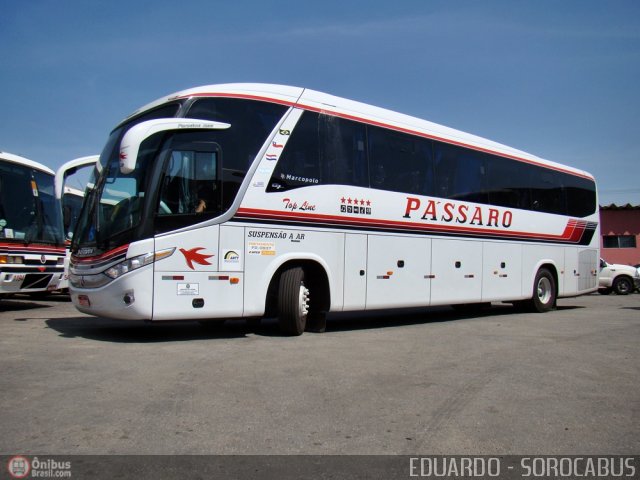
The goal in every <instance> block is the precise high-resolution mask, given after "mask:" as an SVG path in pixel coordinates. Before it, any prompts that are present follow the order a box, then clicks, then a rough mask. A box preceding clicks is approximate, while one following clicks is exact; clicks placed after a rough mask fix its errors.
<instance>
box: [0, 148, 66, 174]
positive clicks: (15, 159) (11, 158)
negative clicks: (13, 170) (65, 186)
mask: <svg viewBox="0 0 640 480" xmlns="http://www.w3.org/2000/svg"><path fill="white" fill-rule="evenodd" d="M0 160H5V161H7V162H11V163H17V164H19V165H25V166H27V167H30V168H35V169H36V170H40V171H42V172H45V173H48V174H50V175H54V172H53V170H51V169H50V168H49V167H47V166H46V165H43V164H41V163H38V162H35V161H33V160H29V159H28V158H25V157H21V156H20V155H14V154H13V153H8V152H2V151H0Z"/></svg>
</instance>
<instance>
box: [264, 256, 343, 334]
mask: <svg viewBox="0 0 640 480" xmlns="http://www.w3.org/2000/svg"><path fill="white" fill-rule="evenodd" d="M330 305H331V292H330V288H329V279H328V276H327V272H326V270H325V269H324V267H323V266H322V265H321V264H319V263H318V262H316V261H313V260H296V261H288V262H286V263H284V264H283V265H281V266H280V267H279V268H278V270H277V271H276V272H275V274H274V275H273V277H272V279H271V282H270V284H269V288H268V292H267V305H266V315H267V316H277V317H278V323H279V326H280V329H281V330H282V332H283V333H285V334H287V335H301V334H302V333H303V332H304V331H305V330H306V331H313V332H323V331H324V329H325V326H326V313H327V312H328V311H329V308H330Z"/></svg>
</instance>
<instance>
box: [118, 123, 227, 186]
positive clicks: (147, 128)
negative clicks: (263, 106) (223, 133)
mask: <svg viewBox="0 0 640 480" xmlns="http://www.w3.org/2000/svg"><path fill="white" fill-rule="evenodd" d="M230 126H231V125H230V124H228V123H222V122H212V121H209V120H198V119H194V118H158V119H156V120H147V121H146V122H141V123H138V124H137V125H134V126H133V127H131V128H130V129H129V130H128V131H127V133H125V134H124V137H122V142H120V172H121V173H122V174H124V175H126V174H129V173H131V172H133V171H134V170H135V169H136V161H137V159H138V152H139V150H140V145H141V144H142V142H144V141H145V140H146V139H147V138H149V137H150V136H151V135H155V134H156V133H159V132H164V131H169V130H226V129H227V128H229V127H230Z"/></svg>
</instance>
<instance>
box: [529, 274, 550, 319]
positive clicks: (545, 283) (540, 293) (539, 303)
mask: <svg viewBox="0 0 640 480" xmlns="http://www.w3.org/2000/svg"><path fill="white" fill-rule="evenodd" d="M529 304H530V306H531V308H532V310H534V311H535V312H540V313H543V312H548V311H549V310H553V309H554V308H555V306H556V281H555V278H554V277H553V275H552V274H551V272H550V271H549V270H547V269H546V268H541V269H540V270H538V273H537V274H536V279H535V281H534V282H533V296H532V297H531V300H530V302H529Z"/></svg>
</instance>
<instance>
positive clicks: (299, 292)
mask: <svg viewBox="0 0 640 480" xmlns="http://www.w3.org/2000/svg"><path fill="white" fill-rule="evenodd" d="M310 294H311V292H310V291H309V288H308V287H307V286H306V284H305V279H304V270H303V269H302V268H300V267H293V268H289V269H288V270H285V271H284V272H282V275H281V276H280V286H279V290H278V325H279V326H280V330H281V331H282V333H284V334H286V335H302V333H303V332H304V330H305V327H306V325H307V316H308V314H309V300H310Z"/></svg>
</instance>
